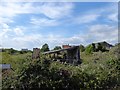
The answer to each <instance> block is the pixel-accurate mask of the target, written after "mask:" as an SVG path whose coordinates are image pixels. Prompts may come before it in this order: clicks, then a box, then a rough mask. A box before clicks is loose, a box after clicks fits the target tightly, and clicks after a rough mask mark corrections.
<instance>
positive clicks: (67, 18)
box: [0, 2, 118, 49]
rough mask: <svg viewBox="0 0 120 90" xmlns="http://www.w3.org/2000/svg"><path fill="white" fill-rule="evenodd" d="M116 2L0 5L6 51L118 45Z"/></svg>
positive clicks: (0, 19)
mask: <svg viewBox="0 0 120 90" xmlns="http://www.w3.org/2000/svg"><path fill="white" fill-rule="evenodd" d="M117 5H118V3H117V2H116V3H115V2H114V3H113V2H111V3H110V2H75V3H71V2H59V3H58V2H55V3H52V2H11V3H10V2H9V3H7V2H5V3H1V5H0V38H1V46H2V47H4V48H11V47H12V48H15V49H21V48H28V49H32V48H33V47H41V46H42V45H43V44H44V43H48V44H49V47H50V48H51V49H52V48H53V47H54V46H56V45H62V44H71V45H79V44H83V45H88V44H90V43H92V42H100V41H107V42H109V43H111V44H115V43H117V41H118V40H117V39H118V28H117V22H118V20H117V16H118V15H117V14H118V8H117V7H118V6H117Z"/></svg>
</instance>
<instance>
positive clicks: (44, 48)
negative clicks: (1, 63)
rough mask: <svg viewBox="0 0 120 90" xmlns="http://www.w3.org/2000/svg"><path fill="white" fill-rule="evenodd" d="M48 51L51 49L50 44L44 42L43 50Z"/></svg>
mask: <svg viewBox="0 0 120 90" xmlns="http://www.w3.org/2000/svg"><path fill="white" fill-rule="evenodd" d="M46 51H49V46H48V44H44V45H43V46H42V48H41V52H46Z"/></svg>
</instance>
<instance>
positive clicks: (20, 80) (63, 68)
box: [3, 48, 120, 90]
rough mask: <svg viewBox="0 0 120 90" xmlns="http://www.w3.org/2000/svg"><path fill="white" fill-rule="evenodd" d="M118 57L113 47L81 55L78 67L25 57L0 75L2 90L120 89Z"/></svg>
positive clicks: (119, 62) (119, 60) (117, 52)
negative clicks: (36, 89)
mask: <svg viewBox="0 0 120 90" xmlns="http://www.w3.org/2000/svg"><path fill="white" fill-rule="evenodd" d="M119 54H120V53H119V51H118V49H115V48H113V49H111V50H110V51H109V52H93V53H92V54H86V53H85V52H81V59H82V64H80V65H78V66H74V65H72V64H68V63H62V62H58V61H56V62H54V61H51V60H44V59H43V58H44V57H41V58H40V60H32V59H30V58H28V57H26V59H25V60H26V61H25V62H24V59H21V61H20V62H21V63H19V64H17V65H18V67H19V68H18V69H15V70H14V71H13V72H11V73H10V74H9V75H4V76H3V89H6V88H14V89H16V90H18V89H23V90H28V89H32V88H39V89H53V90H57V89H67V90H69V89H70V90H120V59H119ZM26 56H27V54H26ZM13 57H14V56H13ZM24 58H25V57H24ZM18 62H19V61H18ZM20 66H21V67H20ZM15 67H17V66H15ZM15 67H14V68H15Z"/></svg>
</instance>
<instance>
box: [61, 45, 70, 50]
mask: <svg viewBox="0 0 120 90" xmlns="http://www.w3.org/2000/svg"><path fill="white" fill-rule="evenodd" d="M70 47H71V46H69V44H68V45H62V48H63V49H67V48H70Z"/></svg>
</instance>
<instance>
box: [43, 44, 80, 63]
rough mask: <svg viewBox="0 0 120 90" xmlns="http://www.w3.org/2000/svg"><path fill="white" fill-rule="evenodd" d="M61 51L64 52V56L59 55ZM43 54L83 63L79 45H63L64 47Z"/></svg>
mask: <svg viewBox="0 0 120 90" xmlns="http://www.w3.org/2000/svg"><path fill="white" fill-rule="evenodd" d="M61 53H62V54H63V55H62V56H63V57H62V58H60V57H59V55H60V54H61ZM43 54H44V55H46V56H49V57H50V58H51V57H53V59H54V60H59V61H61V62H68V63H81V60H80V49H79V46H69V45H63V49H59V50H52V51H48V52H44V53H43Z"/></svg>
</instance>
